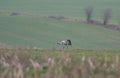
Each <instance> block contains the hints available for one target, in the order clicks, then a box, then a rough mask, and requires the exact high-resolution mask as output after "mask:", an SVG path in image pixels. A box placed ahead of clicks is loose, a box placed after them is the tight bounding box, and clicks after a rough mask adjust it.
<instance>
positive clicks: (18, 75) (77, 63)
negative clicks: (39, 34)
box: [0, 49, 120, 78]
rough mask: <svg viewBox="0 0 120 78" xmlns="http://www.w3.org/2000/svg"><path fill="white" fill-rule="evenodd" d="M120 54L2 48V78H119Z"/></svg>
mask: <svg viewBox="0 0 120 78" xmlns="http://www.w3.org/2000/svg"><path fill="white" fill-rule="evenodd" d="M119 61H120V51H106V50H102V51H97V50H84V49H72V50H70V49H68V50H55V49H52V50H39V49H0V78H120V67H119V66H120V62H119Z"/></svg>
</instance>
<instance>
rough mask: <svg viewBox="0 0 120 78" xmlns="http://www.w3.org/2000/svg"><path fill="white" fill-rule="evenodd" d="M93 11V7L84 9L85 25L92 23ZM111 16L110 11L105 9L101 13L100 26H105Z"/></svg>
mask: <svg viewBox="0 0 120 78" xmlns="http://www.w3.org/2000/svg"><path fill="white" fill-rule="evenodd" d="M93 10H94V8H93V7H86V8H85V14H86V21H87V23H92V22H93V20H92V16H93ZM111 16H112V11H111V9H105V10H104V11H103V17H102V18H103V22H102V24H103V25H107V24H108V22H109V20H110V18H111Z"/></svg>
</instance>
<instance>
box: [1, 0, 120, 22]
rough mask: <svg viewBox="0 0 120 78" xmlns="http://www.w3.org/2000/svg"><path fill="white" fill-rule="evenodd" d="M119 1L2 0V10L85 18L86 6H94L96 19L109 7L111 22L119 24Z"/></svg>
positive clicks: (100, 17)
mask: <svg viewBox="0 0 120 78" xmlns="http://www.w3.org/2000/svg"><path fill="white" fill-rule="evenodd" d="M93 3H94V4H93ZM119 3H120V1H118V0H106V1H104V0H92V1H89V0H84V1H80V0H74V1H73V0H69V1H68V0H44V1H43V0H34V1H33V0H30V1H28V0H20V1H18V0H17V1H16V0H10V1H0V7H1V8H0V12H1V13H11V12H17V13H26V14H32V15H45V16H65V17H73V18H81V19H85V13H84V8H85V7H88V6H93V7H94V15H93V17H94V19H98V20H101V19H102V14H103V11H104V10H105V9H107V8H110V9H111V10H112V15H113V18H112V19H111V22H112V23H115V24H119V22H120V21H119V20H118V19H120V18H119V16H120V15H119V14H120V9H119V7H120V5H119ZM101 5H102V6H101Z"/></svg>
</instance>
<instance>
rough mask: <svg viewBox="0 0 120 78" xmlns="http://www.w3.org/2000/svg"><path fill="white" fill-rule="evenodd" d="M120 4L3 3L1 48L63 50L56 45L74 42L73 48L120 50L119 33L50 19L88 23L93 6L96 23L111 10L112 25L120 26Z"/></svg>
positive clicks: (101, 0)
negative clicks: (87, 14) (57, 43)
mask: <svg viewBox="0 0 120 78" xmlns="http://www.w3.org/2000/svg"><path fill="white" fill-rule="evenodd" d="M93 3H94V5H93ZM119 3H120V1H119V0H91V1H89V0H84V1H81V0H74V1H73V0H69V1H68V0H9V1H6V0H4V1H0V44H1V45H2V44H4V43H5V44H6V45H11V46H15V47H16V46H17V47H26V48H34V47H36V48H40V49H51V48H61V46H58V45H56V42H57V41H59V40H64V39H71V40H72V42H73V47H72V48H83V49H96V50H104V49H107V50H119V49H120V34H119V31H114V30H111V29H107V28H104V27H101V26H99V25H92V24H85V23H82V22H79V21H64V20H56V19H50V18H46V17H52V16H54V17H63V18H64V17H65V18H71V19H79V20H80V21H85V19H86V16H85V12H84V9H85V8H86V7H88V6H92V7H93V8H94V11H93V18H92V19H94V20H100V21H101V20H102V16H103V11H104V10H105V9H108V8H109V9H111V10H112V17H111V19H110V22H109V23H111V24H116V25H119V22H120V21H119V14H120V9H119ZM1 47H2V46H1ZM2 48H3V47H2Z"/></svg>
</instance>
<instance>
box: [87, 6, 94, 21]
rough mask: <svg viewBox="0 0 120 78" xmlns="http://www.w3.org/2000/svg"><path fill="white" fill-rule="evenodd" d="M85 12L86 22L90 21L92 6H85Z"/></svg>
mask: <svg viewBox="0 0 120 78" xmlns="http://www.w3.org/2000/svg"><path fill="white" fill-rule="evenodd" d="M85 14H86V21H87V23H91V18H92V14H93V7H87V8H85Z"/></svg>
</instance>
